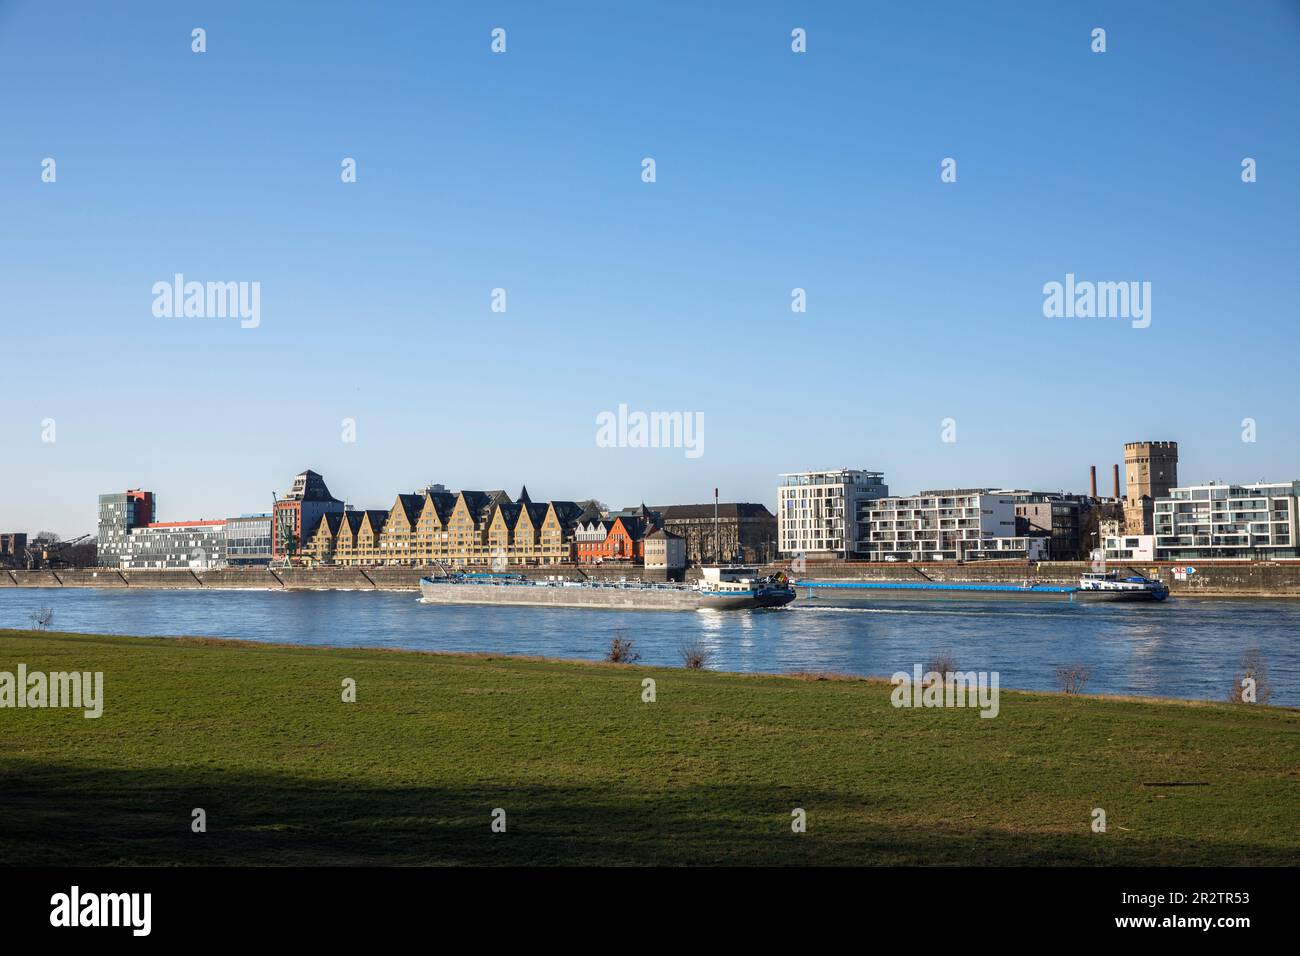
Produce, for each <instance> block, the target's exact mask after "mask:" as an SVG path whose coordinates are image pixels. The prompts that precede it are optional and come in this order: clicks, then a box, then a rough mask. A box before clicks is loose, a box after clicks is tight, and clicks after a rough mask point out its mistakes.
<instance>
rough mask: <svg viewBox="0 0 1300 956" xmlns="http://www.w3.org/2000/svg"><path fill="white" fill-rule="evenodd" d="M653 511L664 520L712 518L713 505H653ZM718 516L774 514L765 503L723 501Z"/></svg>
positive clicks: (773, 517)
mask: <svg viewBox="0 0 1300 956" xmlns="http://www.w3.org/2000/svg"><path fill="white" fill-rule="evenodd" d="M652 510H653V511H657V512H659V514H661V515H662V516H663V519H664V520H665V521H673V520H682V519H686V518H712V517H713V505H711V504H707V505H655V506H654V508H653V509H652ZM718 517H719V518H770V519H771V520H773V521H775V520H776V515H774V514H772V512H770V511H768V510H767V505H762V504H756V503H754V502H750V501H733V502H724V503H720V504H719V505H718Z"/></svg>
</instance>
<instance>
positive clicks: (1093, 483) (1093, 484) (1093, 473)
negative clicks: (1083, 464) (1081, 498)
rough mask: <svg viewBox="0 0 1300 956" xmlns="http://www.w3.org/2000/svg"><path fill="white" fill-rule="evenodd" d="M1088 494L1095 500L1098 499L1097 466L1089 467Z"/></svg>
mask: <svg viewBox="0 0 1300 956" xmlns="http://www.w3.org/2000/svg"><path fill="white" fill-rule="evenodd" d="M1088 489H1089V490H1088V494H1089V495H1091V496H1092V497H1093V498H1096V497H1097V466H1096V465H1089V466H1088Z"/></svg>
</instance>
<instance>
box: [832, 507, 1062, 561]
mask: <svg viewBox="0 0 1300 956" xmlns="http://www.w3.org/2000/svg"><path fill="white" fill-rule="evenodd" d="M857 526H858V533H857V538H858V546H857V552H856V557H859V558H863V559H865V560H868V561H908V562H921V561H977V560H998V559H1001V560H1017V559H1023V560H1030V561H1041V560H1045V559H1046V558H1047V556H1048V541H1049V538H1048V537H1047V536H1044V535H1017V534H1016V499H1015V498H1014V497H1013V496H1012V495H1011V494H1008V493H1005V492H991V491H988V490H987V489H954V490H951V491H923V492H921V493H920V494H918V495H912V496H910V497H891V498H878V499H875V500H872V501H866V502H863V503H862V504H861V506H860V507H859V509H858V513H857Z"/></svg>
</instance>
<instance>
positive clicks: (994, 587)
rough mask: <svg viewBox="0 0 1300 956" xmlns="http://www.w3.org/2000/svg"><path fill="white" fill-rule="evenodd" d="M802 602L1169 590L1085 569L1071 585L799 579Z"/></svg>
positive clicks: (1125, 597) (1160, 595) (1108, 595)
mask: <svg viewBox="0 0 1300 956" xmlns="http://www.w3.org/2000/svg"><path fill="white" fill-rule="evenodd" d="M795 592H796V593H797V594H798V601H799V603H803V604H807V603H811V602H816V603H817V604H820V605H824V606H832V607H833V606H839V605H860V604H867V603H877V602H879V601H884V600H890V599H893V600H899V599H903V600H949V601H985V600H1013V601H1014V600H1021V601H1058V602H1063V603H1075V602H1079V601H1086V602H1089V603H1091V602H1098V601H1102V602H1116V601H1123V602H1148V601H1163V600H1164V599H1165V598H1166V597H1168V596H1169V591H1168V590H1167V589H1166V588H1165V586H1164V585H1163V584H1161V583H1160V582H1159V581H1153V580H1151V579H1150V578H1145V577H1142V576H1140V575H1134V576H1129V577H1124V578H1121V577H1120V576H1119V575H1118V574H1117V573H1116V572H1114V571H1110V572H1096V573H1091V574H1085V575H1083V577H1082V578H1080V579H1079V583H1078V584H1077V585H1071V584H1034V583H1031V582H1028V581H1026V582H1025V583H1023V584H1002V583H999V584H978V583H975V582H969V583H966V582H940V581H796V582H795Z"/></svg>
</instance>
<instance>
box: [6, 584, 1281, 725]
mask: <svg viewBox="0 0 1300 956" xmlns="http://www.w3.org/2000/svg"><path fill="white" fill-rule="evenodd" d="M42 607H47V608H50V609H52V610H53V612H54V618H53V621H52V622H51V625H50V626H51V628H52V629H54V630H60V631H83V632H88V633H103V634H139V635H162V636H168V635H203V636H213V637H232V638H242V639H245V640H251V641H276V642H283V643H292V644H305V645H320V646H326V645H329V646H343V647H384V648H409V649H413V650H423V651H486V652H492V653H501V654H533V655H542V656H546V657H564V658H582V659H586V660H599V659H600V658H601V657H603V655H604V653H605V651H606V650H607V648H608V646H609V642H610V640H611V638H613V637H614V636H615V635H619V636H622V637H624V638H627V639H629V640H631V641H632V642H633V644H634V647H635V649H636V650H637V651H638V652H639V653H640V654H641V663H644V664H656V665H667V666H680V664H681V648H682V647H683V646H684V645H687V644H698V645H701V646H703V647H704V648H705V649H706V650H707V652H708V654H709V656H710V662H709V666H710V667H712V668H714V669H716V670H726V671H751V672H761V673H791V672H796V671H807V672H819V673H842V674H858V675H876V676H886V677H887V676H888V675H890V674H892V673H893V672H895V671H899V670H905V671H909V672H910V671H911V670H912V667H913V665H914V664H921V665H922V666H924V665H925V664H926V663H927V662H929V661H930V660H932V659H933V658H934V657H935V655H936V654H937V653H939V652H941V651H947V652H948V653H950V654H951V657H952V659H953V660H954V662H955V663H956V665H957V667H958V668H959V669H960V670H963V671H966V670H977V671H981V670H982V671H997V672H999V674H1000V680H1001V686H1002V687H1004V688H1025V689H1032V690H1056V689H1058V684H1057V677H1056V669H1057V667H1058V666H1060V665H1065V664H1076V663H1079V664H1084V665H1086V666H1088V667H1090V668H1091V670H1092V676H1091V679H1090V681H1089V682H1088V684H1087V687H1086V691H1087V692H1088V693H1105V694H1136V695H1145V696H1158V697H1182V698H1193V699H1208V700H1224V699H1226V697H1227V696H1228V694H1229V692H1230V689H1231V687H1232V686H1233V683H1234V681H1235V679H1236V677H1237V676H1238V675H1239V674H1240V666H1239V665H1240V662H1241V660H1242V656H1243V654H1244V653H1246V652H1248V651H1251V650H1255V651H1258V654H1259V659H1260V660H1261V661H1262V662H1263V664H1264V665H1265V667H1266V673H1267V677H1268V683H1269V685H1270V686H1271V688H1272V699H1271V701H1270V703H1273V704H1284V705H1290V706H1300V641H1298V640H1297V638H1298V636H1300V601H1294V602H1293V601H1256V600H1249V601H1248V600H1240V599H1238V600H1206V599H1198V600H1190V599H1184V600H1174V599H1171V600H1169V601H1166V602H1165V603H1164V604H1161V605H1123V604H1110V605H1107V604H1097V605H1071V604H1061V605H1054V604H1053V605H1037V604H1034V605H1008V604H1005V603H997V604H960V603H956V602H949V601H945V602H942V603H924V602H918V603H912V604H904V603H899V602H896V601H894V602H891V603H890V604H889V605H888V606H887V607H884V608H881V609H843V610H840V609H832V608H817V607H805V606H800V605H799V604H798V603H796V604H794V605H792V606H791V607H788V608H784V609H780V610H772V611H756V612H749V611H742V612H710V611H683V612H663V611H659V612H629V611H604V610H600V611H596V610H571V609H564V608H519V607H481V606H465V607H457V606H449V605H440V606H433V605H424V604H422V603H420V600H419V595H418V594H416V593H414V592H394V591H208V590H195V591H151V590H137V589H129V590H127V589H123V590H91V589H85V590H83V589H79V588H78V589H72V588H69V589H66V590H57V589H50V590H44V589H41V590H37V589H27V588H5V589H3V590H0V627H14V628H26V627H30V626H31V620H30V615H31V613H32V612H33V611H35V610H37V609H39V608H42ZM5 663H7V662H6V660H5V655H4V651H3V642H2V641H0V665H3V664H5ZM9 663H12V662H9Z"/></svg>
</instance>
